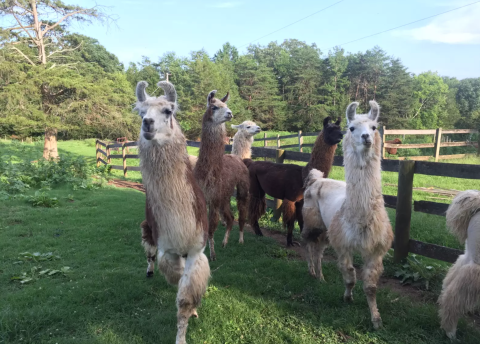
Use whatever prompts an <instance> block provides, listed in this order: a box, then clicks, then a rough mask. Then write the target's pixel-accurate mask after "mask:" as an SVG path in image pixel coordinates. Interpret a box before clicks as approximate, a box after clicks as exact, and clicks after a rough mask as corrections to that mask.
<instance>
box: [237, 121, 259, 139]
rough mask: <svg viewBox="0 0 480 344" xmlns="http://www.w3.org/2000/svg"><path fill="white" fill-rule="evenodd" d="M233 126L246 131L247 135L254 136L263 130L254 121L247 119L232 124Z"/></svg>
mask: <svg viewBox="0 0 480 344" xmlns="http://www.w3.org/2000/svg"><path fill="white" fill-rule="evenodd" d="M232 128H233V129H237V130H238V131H242V132H244V133H245V134H247V136H254V135H256V134H258V133H259V132H261V131H262V129H260V127H259V126H258V125H256V124H255V122H252V121H245V122H243V123H241V124H239V125H234V124H232Z"/></svg>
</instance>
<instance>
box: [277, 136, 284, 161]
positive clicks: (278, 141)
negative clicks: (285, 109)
mask: <svg viewBox="0 0 480 344" xmlns="http://www.w3.org/2000/svg"><path fill="white" fill-rule="evenodd" d="M277 149H280V135H279V134H277ZM282 164H283V162H282Z"/></svg>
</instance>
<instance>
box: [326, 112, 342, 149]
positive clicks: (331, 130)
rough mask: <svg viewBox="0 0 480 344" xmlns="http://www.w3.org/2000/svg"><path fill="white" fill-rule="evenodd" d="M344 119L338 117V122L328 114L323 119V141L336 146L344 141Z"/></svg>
mask: <svg viewBox="0 0 480 344" xmlns="http://www.w3.org/2000/svg"><path fill="white" fill-rule="evenodd" d="M341 122H342V119H341V118H340V117H338V119H337V121H336V122H332V118H331V117H330V116H328V117H327V118H325V119H324V120H323V141H324V142H325V143H326V144H327V145H329V146H334V145H336V144H338V143H339V142H340V141H342V138H343V134H342V128H341V127H340V123H341Z"/></svg>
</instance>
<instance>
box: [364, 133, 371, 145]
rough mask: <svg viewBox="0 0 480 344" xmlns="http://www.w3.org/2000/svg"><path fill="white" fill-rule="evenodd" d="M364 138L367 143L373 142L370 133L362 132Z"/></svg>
mask: <svg viewBox="0 0 480 344" xmlns="http://www.w3.org/2000/svg"><path fill="white" fill-rule="evenodd" d="M362 139H363V141H364V142H365V143H368V144H370V143H372V140H371V139H370V135H369V134H362Z"/></svg>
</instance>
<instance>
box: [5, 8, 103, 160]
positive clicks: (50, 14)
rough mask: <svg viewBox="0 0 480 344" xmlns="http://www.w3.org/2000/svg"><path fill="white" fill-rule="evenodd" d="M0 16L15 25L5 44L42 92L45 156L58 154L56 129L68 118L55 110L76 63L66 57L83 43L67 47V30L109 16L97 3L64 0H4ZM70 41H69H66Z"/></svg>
mask: <svg viewBox="0 0 480 344" xmlns="http://www.w3.org/2000/svg"><path fill="white" fill-rule="evenodd" d="M0 16H1V17H3V18H4V19H6V20H10V21H11V22H12V23H13V25H12V26H10V27H8V28H6V29H5V30H6V31H8V33H9V35H5V36H3V38H4V40H3V42H2V46H4V47H5V48H8V49H11V50H12V51H13V52H14V53H16V54H17V56H18V57H21V58H23V59H24V60H25V61H26V63H28V64H29V65H30V66H31V69H30V73H31V74H30V77H31V78H32V79H34V80H32V81H33V82H32V83H31V86H32V87H37V88H38V91H39V92H40V95H41V96H40V99H41V102H40V104H38V107H39V109H38V110H39V111H40V112H41V113H42V114H43V121H44V132H45V143H44V150H43V157H44V158H46V159H49V158H56V157H58V152H57V131H58V129H59V126H60V125H61V124H62V122H65V119H64V118H62V116H65V115H66V114H59V113H57V112H56V111H55V109H58V105H60V104H61V103H64V102H66V100H68V99H69V97H70V96H71V95H73V94H75V92H72V82H71V81H72V80H68V79H66V78H69V77H71V73H69V71H68V70H67V69H68V68H74V67H77V66H76V65H77V63H76V62H73V63H68V62H66V61H65V57H66V55H68V54H69V53H71V52H72V51H74V50H77V49H79V48H80V45H78V46H76V47H75V46H74V47H71V48H65V45H64V43H63V38H64V36H65V30H66V28H67V27H68V25H69V24H70V23H72V22H88V21H90V20H93V19H96V20H100V21H102V20H104V19H106V16H105V15H104V14H102V13H101V11H99V8H98V7H94V8H83V7H79V6H71V5H67V4H65V3H63V2H62V1H61V0H28V1H27V0H2V1H1V3H0ZM67 45H68V43H67Z"/></svg>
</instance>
